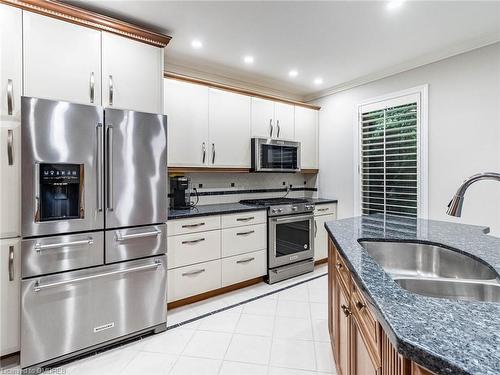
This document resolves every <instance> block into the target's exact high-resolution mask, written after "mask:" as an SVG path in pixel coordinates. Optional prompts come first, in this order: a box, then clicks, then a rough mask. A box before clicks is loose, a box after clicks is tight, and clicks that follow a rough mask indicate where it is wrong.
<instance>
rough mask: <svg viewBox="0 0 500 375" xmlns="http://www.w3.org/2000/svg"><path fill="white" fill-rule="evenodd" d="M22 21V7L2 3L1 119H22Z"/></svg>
mask: <svg viewBox="0 0 500 375" xmlns="http://www.w3.org/2000/svg"><path fill="white" fill-rule="evenodd" d="M22 22H23V20H22V11H21V9H18V8H14V7H11V6H8V5H3V4H0V46H1V49H2V52H1V53H0V79H1V82H0V121H2V120H9V121H12V120H16V121H19V120H20V119H21V90H22V85H21V78H22V66H23V65H22V64H23V63H22V55H23V40H22V36H23V25H22ZM2 177H3V176H2Z"/></svg>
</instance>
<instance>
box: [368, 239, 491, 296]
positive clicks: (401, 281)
mask: <svg viewBox="0 0 500 375" xmlns="http://www.w3.org/2000/svg"><path fill="white" fill-rule="evenodd" d="M359 243H360V244H361V246H363V247H364V248H365V250H366V251H367V252H368V254H370V255H371V256H372V257H373V258H374V259H375V261H376V262H377V263H378V264H379V265H380V266H381V267H382V268H383V269H384V271H386V272H387V273H388V274H389V275H390V276H391V277H392V278H393V279H394V281H395V282H396V283H397V284H398V285H399V286H401V287H402V288H404V289H406V290H408V291H410V292H413V293H417V294H421V295H424V296H429V297H439V298H448V299H451V300H461V301H484V302H497V303H500V278H499V276H498V274H497V273H496V272H495V270H493V268H491V267H490V266H489V265H488V264H486V263H484V262H483V261H480V260H478V259H476V258H473V257H472V256H470V255H467V254H463V253H460V252H458V251H456V250H451V249H448V248H444V247H441V246H437V245H430V244H421V243H413V242H387V241H365V240H360V241H359Z"/></svg>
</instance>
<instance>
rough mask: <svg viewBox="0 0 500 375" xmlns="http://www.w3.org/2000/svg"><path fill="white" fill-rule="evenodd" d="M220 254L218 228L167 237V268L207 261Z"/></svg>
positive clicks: (218, 256)
mask: <svg viewBox="0 0 500 375" xmlns="http://www.w3.org/2000/svg"><path fill="white" fill-rule="evenodd" d="M220 256H221V246H220V231H218V230H212V231H209V232H199V233H193V234H183V235H180V236H172V237H168V269H171V268H177V267H182V266H187V265H190V264H194V263H201V262H208V261H210V260H214V259H219V258H220Z"/></svg>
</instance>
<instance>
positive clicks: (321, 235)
mask: <svg viewBox="0 0 500 375" xmlns="http://www.w3.org/2000/svg"><path fill="white" fill-rule="evenodd" d="M332 220H335V215H321V216H315V217H314V260H321V259H325V258H327V257H328V233H327V231H326V228H325V223H326V222H327V221H332Z"/></svg>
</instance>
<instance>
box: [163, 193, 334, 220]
mask: <svg viewBox="0 0 500 375" xmlns="http://www.w3.org/2000/svg"><path fill="white" fill-rule="evenodd" d="M308 200H310V201H311V203H314V204H325V203H336V202H337V200H336V199H324V198H308ZM265 209H266V208H265V207H256V206H248V205H245V204H240V203H218V204H203V205H199V206H196V207H195V208H191V209H190V210H172V209H169V210H168V220H174V219H184V218H187V217H196V216H210V215H224V214H232V213H237V212H245V211H258V210H265Z"/></svg>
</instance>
